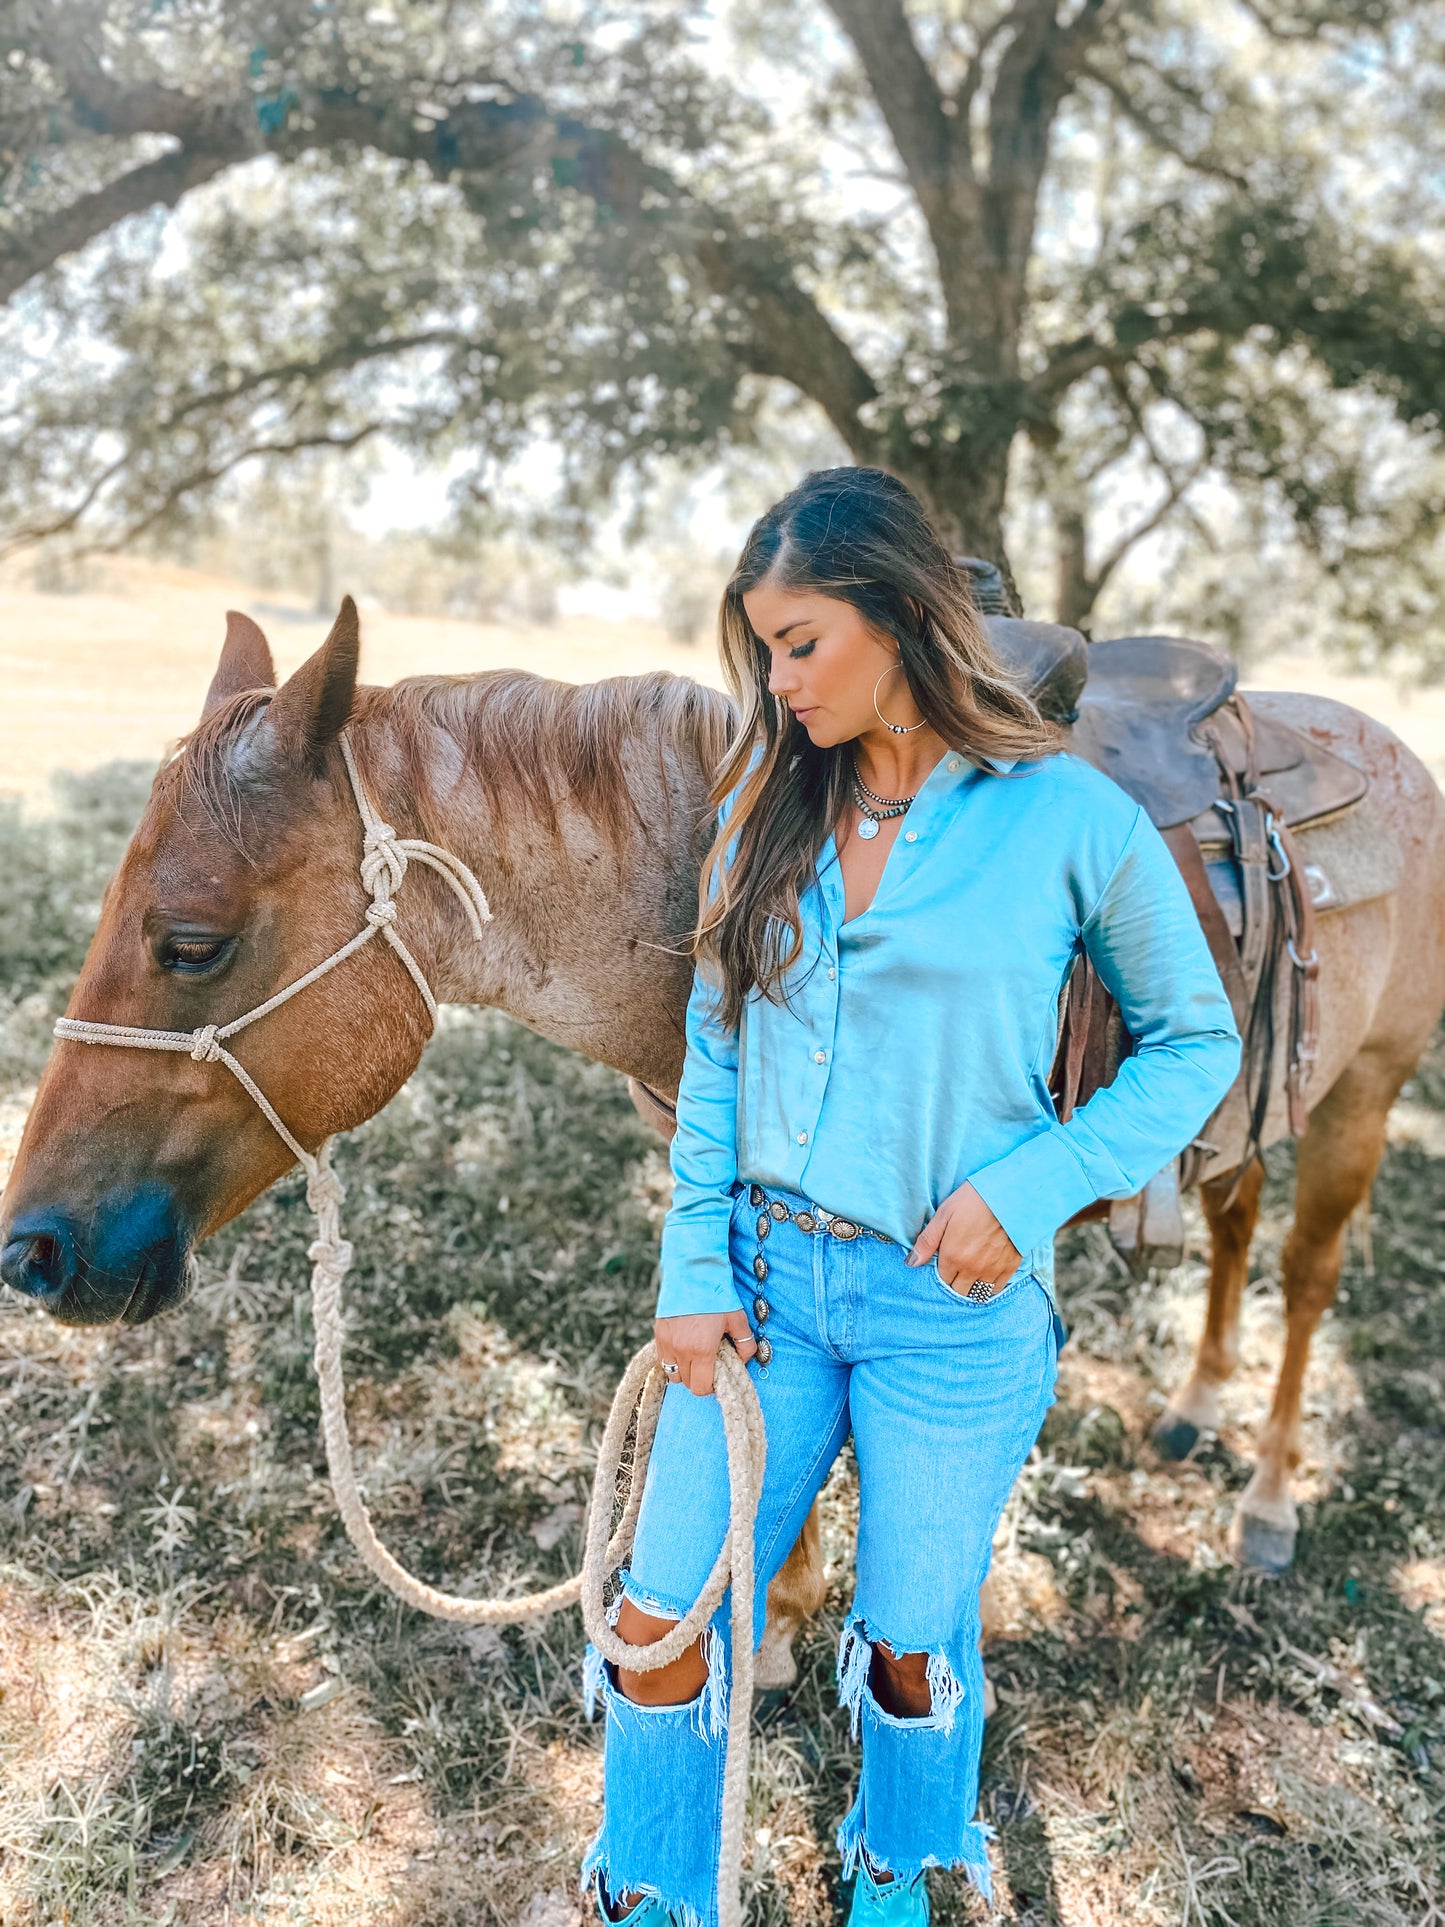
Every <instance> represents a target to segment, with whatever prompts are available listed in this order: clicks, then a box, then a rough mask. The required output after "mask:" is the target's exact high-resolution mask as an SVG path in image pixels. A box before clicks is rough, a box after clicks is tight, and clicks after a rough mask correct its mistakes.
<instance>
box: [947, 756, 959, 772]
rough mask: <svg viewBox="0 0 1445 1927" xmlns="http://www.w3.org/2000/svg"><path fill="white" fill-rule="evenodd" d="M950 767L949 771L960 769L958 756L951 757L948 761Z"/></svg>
mask: <svg viewBox="0 0 1445 1927" xmlns="http://www.w3.org/2000/svg"><path fill="white" fill-rule="evenodd" d="M948 767H949V769H957V768H958V758H957V757H956V756H950V757H949V759H948Z"/></svg>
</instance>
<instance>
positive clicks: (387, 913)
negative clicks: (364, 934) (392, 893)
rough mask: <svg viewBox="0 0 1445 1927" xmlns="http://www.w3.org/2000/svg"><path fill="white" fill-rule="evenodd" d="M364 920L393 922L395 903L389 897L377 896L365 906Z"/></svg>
mask: <svg viewBox="0 0 1445 1927" xmlns="http://www.w3.org/2000/svg"><path fill="white" fill-rule="evenodd" d="M366 921H367V922H368V923H377V924H381V923H395V922H396V905H395V904H394V903H393V902H392V900H391V898H390V897H377V898H376V899H375V901H374V902H372V903H368V904H367V906H366Z"/></svg>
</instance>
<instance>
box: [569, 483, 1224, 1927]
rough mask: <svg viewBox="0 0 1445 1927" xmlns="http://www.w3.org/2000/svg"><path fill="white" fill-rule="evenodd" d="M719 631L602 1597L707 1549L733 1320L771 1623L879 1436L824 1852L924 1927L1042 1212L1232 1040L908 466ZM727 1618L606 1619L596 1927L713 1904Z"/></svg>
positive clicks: (890, 1919)
mask: <svg viewBox="0 0 1445 1927" xmlns="http://www.w3.org/2000/svg"><path fill="white" fill-rule="evenodd" d="M721 644H722V654H723V662H724V666H725V669H726V671H727V675H728V680H729V682H730V684H731V687H732V690H733V693H734V695H735V696H736V698H737V699H738V701H739V703H740V706H741V715H742V720H741V724H740V727H739V730H738V734H737V737H736V739H735V740H734V742H733V744H732V745H731V747H730V749H729V751H728V754H727V756H726V757H725V758H724V761H723V764H722V767H721V769H720V770H719V773H718V777H717V782H716V785H715V789H714V798H715V799H717V798H718V797H721V799H722V801H721V809H720V812H719V826H718V832H717V837H716V840H715V841H714V843H713V845H712V848H711V850H710V851H709V853H708V857H707V859H706V862H705V864H704V867H703V876H702V884H701V889H700V918H699V925H698V931H697V943H696V952H697V956H698V960H699V961H698V968H697V971H696V974H695V977H694V984H693V990H692V995H691V998H690V1000H689V1003H688V1010H687V1056H686V1062H685V1065H684V1069H683V1075H682V1083H681V1088H680V1090H679V1092H678V1103H677V1120H678V1128H677V1136H676V1138H675V1139H674V1142H673V1147H672V1154H671V1162H672V1169H673V1173H674V1178H675V1188H674V1193H673V1199H672V1204H671V1207H670V1209H669V1211H668V1214H667V1218H666V1221H665V1223H664V1226H663V1234H662V1287H661V1294H660V1297H659V1300H658V1305H657V1322H656V1325H655V1327H654V1330H655V1333H656V1337H657V1344H658V1350H659V1353H660V1355H661V1357H662V1359H663V1360H664V1361H665V1369H666V1370H667V1371H668V1374H669V1376H670V1377H671V1378H672V1379H673V1383H672V1384H671V1386H670V1387H669V1389H668V1391H667V1395H666V1397H665V1399H664V1402H663V1409H662V1418H661V1422H660V1424H659V1427H658V1431H657V1436H656V1440H655V1442H654V1445H653V1448H652V1458H651V1463H650V1465H649V1467H648V1474H647V1482H646V1488H645V1494H644V1500H643V1506H642V1512H641V1516H640V1519H639V1523H638V1530H637V1536H636V1543H635V1547H634V1551H633V1556H632V1563H631V1567H630V1570H629V1571H628V1572H627V1573H626V1574H625V1575H624V1585H623V1596H622V1598H621V1600H620V1602H619V1613H618V1618H617V1625H618V1630H619V1632H620V1633H621V1634H622V1636H623V1637H624V1638H626V1639H628V1640H630V1641H632V1642H634V1643H647V1642H650V1641H651V1640H655V1639H658V1638H660V1637H661V1636H662V1634H663V1633H664V1632H665V1631H666V1629H667V1627H668V1626H669V1625H672V1624H674V1623H675V1622H676V1621H677V1619H679V1618H680V1617H681V1616H682V1614H683V1613H684V1612H685V1610H686V1609H687V1607H688V1606H690V1605H691V1603H692V1601H693V1599H694V1598H695V1597H696V1596H697V1594H698V1592H699V1591H700V1590H701V1587H702V1584H703V1582H704V1580H705V1578H706V1576H707V1574H708V1571H709V1570H710V1568H711V1566H712V1563H713V1560H714V1558H715V1557H716V1555H717V1552H718V1549H719V1547H720V1545H721V1543H722V1540H723V1536H724V1533H725V1529H726V1524H727V1517H728V1478H727V1464H726V1453H725V1449H724V1444H723V1434H722V1425H721V1418H720V1414H719V1411H718V1407H717V1402H716V1400H715V1399H713V1398H712V1397H711V1396H710V1394H711V1391H712V1386H713V1360H714V1358H715V1356H716V1353H717V1348H718V1346H719V1344H720V1343H721V1341H722V1340H723V1338H724V1337H727V1338H729V1339H730V1340H731V1341H732V1343H733V1344H734V1345H735V1346H736V1347H737V1350H738V1354H739V1356H740V1357H741V1358H743V1359H744V1360H747V1361H750V1363H749V1370H750V1373H751V1375H752V1376H753V1378H754V1381H755V1383H756V1385H757V1390H758V1395H759V1398H760V1400H761V1403H762V1409H763V1415H764V1418H765V1420H766V1424H767V1442H768V1451H767V1470H766V1477H765V1482H764V1486H763V1492H762V1500H761V1504H760V1507H759V1511H758V1519H757V1529H756V1548H757V1601H758V1605H757V1625H756V1634H755V1636H756V1637H757V1638H761V1635H762V1629H763V1622H764V1613H765V1593H766V1589H767V1584H768V1581H769V1580H770V1579H771V1578H772V1577H773V1574H774V1573H775V1572H776V1570H777V1568H778V1567H779V1565H780V1564H781V1563H782V1561H783V1559H784V1558H785V1557H786V1555H787V1553H788V1551H789V1549H790V1548H791V1546H792V1544H793V1541H794V1539H795V1537H796V1536H797V1533H798V1530H799V1528H800V1527H801V1525H802V1523H803V1521H804V1519H805V1518H806V1516H807V1513H808V1510H809V1508H810V1506H811V1505H812V1503H813V1500H814V1498H815V1496H816V1495H817V1492H818V1490H819V1488H820V1486H821V1485H822V1484H823V1481H824V1480H825V1478H826V1477H827V1475H828V1470H829V1467H830V1466H831V1465H832V1463H833V1460H834V1458H835V1457H836V1456H837V1453H838V1451H839V1449H840V1448H841V1446H842V1445H843V1442H844V1440H845V1439H846V1438H847V1437H848V1436H849V1434H850V1433H851V1435H852V1438H853V1442H854V1449H855V1452H856V1456H857V1462H858V1483H859V1522H858V1570H857V1588H856V1592H855V1596H854V1600H853V1604H852V1608H851V1610H850V1613H849V1616H848V1620H847V1623H846V1626H845V1628H844V1632H843V1639H842V1645H841V1650H840V1653H839V1659H838V1682H839V1694H840V1699H841V1701H842V1703H843V1704H844V1705H846V1706H847V1707H848V1709H849V1711H850V1714H851V1718H852V1724H853V1730H854V1733H855V1734H857V1733H859V1732H860V1730H861V1736H862V1760H861V1770H860V1776H859V1784H858V1792H857V1797H856V1799H855V1801H854V1803H853V1806H852V1808H851V1810H850V1811H849V1813H848V1814H847V1816H846V1817H845V1818H844V1820H843V1822H842V1825H841V1827H840V1829H839V1832H838V1846H839V1850H840V1852H841V1853H842V1855H843V1870H844V1874H845V1876H848V1875H856V1880H855V1885H854V1891H853V1899H852V1910H851V1913H850V1915H849V1921H850V1923H852V1927H859V1924H860V1923H871V1924H872V1927H885V1924H886V1927H904V1923H909V1924H910V1927H914V1924H916V1923H921V1922H925V1921H926V1920H927V1918H928V1900H927V1892H926V1887H925V1879H926V1876H925V1873H924V1869H925V1868H926V1867H958V1868H962V1869H963V1870H964V1871H965V1872H966V1873H967V1874H968V1876H969V1877H970V1878H971V1879H972V1880H973V1882H974V1883H975V1884H976V1885H977V1886H978V1887H979V1888H980V1889H981V1890H982V1892H983V1893H984V1894H985V1895H989V1894H990V1883H989V1865H988V1854H987V1848H986V1844H985V1842H986V1838H987V1835H988V1832H989V1829H988V1828H987V1827H985V1826H983V1825H980V1824H978V1823H977V1822H976V1821H975V1820H974V1817H973V1816H974V1809H975V1806H976V1804H977V1799H978V1769H979V1752H980V1748H981V1745H982V1734H983V1713H982V1703H983V1672H982V1665H981V1661H980V1658H979V1652H978V1640H979V1619H978V1595H979V1587H980V1584H981V1583H982V1581H983V1578H984V1575H985V1572H986V1571H987V1568H988V1561H989V1550H990V1543H991V1540H992V1537H993V1533H994V1529H995V1527H996V1525H997V1522H998V1517H999V1514H1000V1512H1001V1511H1002V1509H1003V1505H1004V1502H1005V1500H1006V1499H1007V1497H1008V1493H1009V1488H1010V1487H1011V1486H1012V1484H1013V1481H1014V1478H1015V1476H1016V1474H1017V1472H1018V1470H1019V1468H1020V1466H1021V1465H1022V1464H1023V1461H1024V1459H1025V1458H1026V1456H1027V1454H1028V1451H1029V1448H1030V1447H1031V1445H1032V1444H1033V1441H1034V1439H1035V1437H1036V1435H1037V1433H1038V1429H1039V1425H1040V1423H1041V1421H1042V1419H1043V1416H1044V1413H1045V1412H1046V1410H1047V1409H1048V1407H1049V1405H1050V1404H1051V1403H1052V1402H1053V1396H1054V1391H1053V1388H1054V1380H1055V1376H1056V1373H1057V1364H1058V1346H1059V1341H1060V1339H1061V1337H1062V1335H1063V1330H1062V1326H1061V1325H1060V1323H1059V1319H1058V1315H1057V1312H1056V1310H1055V1305H1054V1290H1053V1255H1052V1246H1053V1236H1054V1233H1055V1231H1056V1230H1057V1229H1058V1227H1059V1226H1060V1225H1061V1224H1063V1223H1064V1221H1065V1220H1066V1219H1068V1218H1070V1217H1072V1216H1073V1215H1074V1214H1075V1213H1076V1212H1077V1211H1079V1210H1080V1209H1081V1208H1082V1207H1084V1206H1085V1205H1088V1204H1092V1203H1093V1202H1094V1201H1095V1200H1096V1199H1098V1198H1106V1197H1122V1196H1129V1195H1132V1194H1133V1193H1135V1192H1137V1191H1138V1190H1139V1189H1140V1188H1141V1187H1142V1186H1143V1184H1144V1183H1145V1182H1146V1181H1147V1180H1148V1179H1149V1178H1150V1177H1152V1176H1153V1175H1154V1173H1155V1172H1156V1171H1158V1170H1159V1169H1160V1168H1161V1167H1162V1166H1163V1165H1164V1164H1166V1163H1167V1162H1168V1160H1169V1159H1170V1158H1171V1157H1173V1156H1174V1155H1175V1153H1176V1152H1178V1151H1179V1150H1180V1149H1181V1148H1182V1147H1183V1146H1184V1145H1185V1144H1186V1143H1188V1141H1189V1140H1190V1139H1191V1138H1192V1137H1193V1136H1194V1135H1195V1133H1196V1132H1197V1131H1198V1130H1199V1128H1200V1126H1201V1125H1202V1124H1203V1123H1204V1120H1205V1119H1206V1118H1207V1117H1208V1115H1209V1114H1210V1112H1211V1111H1212V1110H1213V1109H1214V1107H1215V1105H1216V1104H1217V1102H1218V1101H1219V1099H1220V1098H1221V1097H1222V1096H1223V1094H1224V1092H1225V1091H1226V1090H1227V1089H1228V1087H1229V1085H1230V1083H1231V1082H1232V1081H1233V1078H1234V1076H1235V1073H1236V1070H1237V1068H1238V1063H1239V1048H1240V1047H1239V1037H1238V1033H1237V1031H1236V1029H1235V1026H1234V1022H1233V1018H1232V1017H1231V1014H1230V1007H1229V1003H1228V1000H1227V998H1226V997H1225V994H1224V991H1223V989H1222V988H1221V985H1220V982H1219V978H1218V975H1217V974H1216V971H1215V968H1214V965H1213V963H1212V961H1211V960H1210V956H1209V952H1208V949H1207V947H1206V945H1205V942H1204V939H1203V937H1202V935H1201V933H1200V929H1199V926H1198V923H1197V921H1196V919H1195V916H1194V912H1193V910H1192V908H1191V905H1190V901H1189V895H1188V892H1187V890H1186V889H1185V886H1184V884H1183V882H1182V881H1181V879H1180V877H1179V875H1178V872H1177V871H1176V869H1175V866H1174V863H1173V860H1172V859H1171V857H1170V856H1169V853H1168V851H1167V850H1166V848H1165V846H1164V843H1163V842H1162V840H1161V838H1160V837H1159V835H1158V833H1157V831H1156V830H1155V829H1154V828H1153V826H1152V824H1151V823H1150V822H1149V820H1148V818H1147V817H1146V816H1145V815H1144V813H1143V811H1142V810H1140V809H1139V808H1138V807H1137V806H1136V805H1135V804H1134V803H1133V802H1131V801H1130V799H1129V798H1128V797H1127V796H1126V795H1125V794H1124V792H1123V791H1122V790H1120V789H1118V788H1117V787H1116V786H1115V785H1114V784H1113V783H1111V782H1110V781H1109V780H1108V779H1107V778H1105V777H1103V776H1101V775H1099V774H1098V773H1097V772H1096V771H1094V770H1093V769H1090V768H1089V767H1088V766H1087V765H1085V764H1084V763H1081V762H1079V761H1078V760H1077V759H1075V758H1074V757H1072V756H1068V755H1065V754H1062V753H1060V747H1059V743H1058V739H1057V734H1056V732H1055V731H1054V730H1053V729H1052V728H1051V727H1050V726H1049V725H1048V724H1046V723H1045V722H1044V721H1043V720H1042V719H1041V717H1040V716H1039V714H1038V712H1037V711H1036V710H1035V708H1034V707H1033V705H1032V703H1031V702H1030V701H1029V700H1028V698H1027V697H1026V696H1025V695H1024V694H1023V693H1022V692H1021V691H1020V690H1019V689H1018V688H1017V687H1016V686H1015V684H1014V683H1013V682H1012V681H1011V680H1010V679H1009V677H1008V675H1007V673H1006V671H1005V670H1004V669H1003V667H1002V666H1001V664H1000V663H999V662H998V660H997V658H996V657H995V656H994V655H993V653H992V651H991V650H990V648H989V645H988V643H987V641H986V640H985V638H984V636H983V634H982V632H981V630H980V627H979V624H978V621H977V619H976V616H975V614H974V610H973V606H972V603H971V600H970V597H969V592H968V587H967V582H966V579H965V578H964V577H963V575H962V574H961V573H960V571H959V570H957V569H956V568H955V567H954V565H953V563H952V562H951V561H950V559H949V556H948V554H947V551H946V550H945V549H944V547H943V545H942V543H941V542H940V540H939V538H938V536H937V535H936V533H935V532H934V530H933V529H932V527H931V526H930V524H929V522H928V520H927V518H926V516H925V515H924V513H923V510H922V508H921V507H920V506H919V504H918V502H917V501H916V500H915V498H914V497H913V496H912V495H911V494H910V493H909V491H908V490H907V489H906V488H905V487H904V486H903V485H902V484H901V483H899V482H897V481H895V480H893V479H892V478H891V477H890V476H888V475H886V474H884V473H883V472H882V471H880V470H877V469H865V468H847V469H831V470H826V471H823V472H821V473H817V474H814V475H810V476H809V477H808V478H807V479H806V480H805V481H804V482H803V483H802V484H801V485H800V486H799V487H798V488H796V489H795V490H794V491H793V492H792V494H791V495H789V496H787V497H786V499H785V500H783V501H782V502H780V503H779V504H778V505H777V506H776V507H775V508H773V509H771V510H770V511H769V512H768V513H767V514H766V515H764V516H763V517H762V518H761V520H760V521H759V522H758V523H757V524H756V526H755V527H754V529H753V531H752V533H751V534H750V536H749V537H748V541H747V546H746V548H745V549H744V551H743V555H742V558H741V560H740V562H739V564H738V567H737V570H736V572H735V574H734V576H733V578H732V581H731V582H730V583H729V585H728V588H727V592H726V595H725V596H724V599H723V605H722V612H721ZM1081 946H1082V947H1083V948H1084V949H1085V950H1087V952H1088V953H1089V955H1090V957H1091V958H1092V959H1093V961H1094V964H1095V966H1096V968H1097V969H1098V972H1099V974H1100V976H1101V977H1102V979H1103V981H1104V983H1105V984H1106V985H1107V987H1108V988H1109V990H1110V991H1111V992H1112V993H1113V995H1114V996H1115V998H1116V999H1117V1000H1118V1003H1119V1007H1120V1011H1121V1013H1122V1016H1123V1019H1124V1023H1125V1025H1126V1027H1127V1029H1128V1032H1129V1035H1130V1037H1131V1038H1132V1039H1133V1040H1134V1050H1133V1054H1132V1055H1131V1056H1129V1057H1128V1058H1126V1060H1125V1061H1124V1063H1123V1065H1122V1067H1121V1068H1120V1070H1119V1073H1118V1075H1117V1076H1116V1078H1115V1079H1114V1081H1113V1083H1112V1084H1111V1085H1110V1086H1109V1087H1108V1088H1107V1089H1106V1090H1102V1091H1100V1092H1098V1093H1097V1095H1095V1096H1094V1097H1093V1098H1092V1099H1091V1100H1090V1101H1089V1102H1088V1103H1087V1104H1085V1105H1084V1106H1083V1107H1082V1108H1081V1109H1079V1110H1078V1111H1076V1112H1075V1113H1074V1115H1073V1116H1072V1117H1071V1118H1070V1120H1069V1121H1068V1123H1067V1124H1061V1123H1060V1122H1059V1121H1058V1119H1057V1116H1056V1114H1055V1111H1054V1108H1053V1105H1052V1102H1051V1100H1050V1097H1049V1094H1048V1090H1047V1086H1046V1078H1047V1075H1048V1071H1049V1066H1050V1062H1051V1058H1052V1055H1053V1050H1054V1043H1055V1032H1056V1025H1057V1014H1058V999H1059V993H1060V990H1061V988H1062V985H1063V983H1064V980H1065V978H1066V976H1067V975H1068V972H1069V969H1070V966H1071V964H1072V962H1073V960H1074V958H1075V956H1076V954H1077V953H1078V951H1079V949H1080V947H1081ZM727 1612H728V1607H727V1602H724V1604H723V1606H722V1607H721V1608H720V1609H719V1611H718V1614H717V1615H716V1617H715V1618H714V1620H713V1621H712V1623H711V1624H710V1625H709V1627H708V1628H707V1629H706V1631H705V1632H704V1633H703V1635H702V1637H701V1639H700V1640H699V1641H698V1642H697V1644H696V1645H695V1646H693V1647H692V1648H690V1649H689V1651H688V1652H687V1653H685V1654H684V1655H683V1657H682V1658H681V1659H680V1660H678V1661H677V1662H675V1664H673V1665H672V1666H670V1667H667V1668H665V1669H663V1670H662V1671H660V1672H653V1673H630V1672H627V1671H622V1672H620V1673H619V1674H617V1675H614V1674H613V1672H612V1671H611V1669H609V1668H607V1667H605V1666H604V1665H603V1664H602V1663H601V1661H600V1658H599V1656H598V1655H597V1654H596V1653H595V1651H592V1650H590V1649H589V1654H588V1673H587V1683H588V1697H589V1703H590V1702H592V1701H593V1700H595V1698H596V1697H598V1696H600V1697H601V1699H602V1701H603V1702H604V1704H605V1708H606V1714H607V1719H606V1743H605V1744H606V1758H605V1769H604V1812H603V1821H602V1826H601V1829H600V1831H599V1833H598V1836H597V1838H596V1840H595V1841H594V1842H593V1844H592V1847H591V1848H590V1849H589V1852H588V1854H587V1858H586V1862H585V1865H584V1870H583V1883H584V1887H586V1886H588V1885H591V1886H592V1887H593V1888H594V1891H595V1893H596V1898H597V1903H598V1906H599V1910H600V1912H601V1914H602V1916H603V1918H605V1919H608V1920H614V1921H616V1920H626V1921H628V1922H630V1923H632V1927H664V1924H665V1923H669V1922H672V1923H680V1924H681V1927H698V1924H699V1923H704V1924H706V1923H711V1922H713V1921H714V1920H715V1918H716V1913H715V1898H714V1895H715V1886H716V1868H717V1851H718V1844H717V1843H718V1825H719V1812H720V1800H721V1791H722V1773H723V1733H724V1725H725V1720H726V1701H727V1693H728V1690H729V1680H730V1664H729V1655H728V1651H727V1625H728V1619H727Z"/></svg>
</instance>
